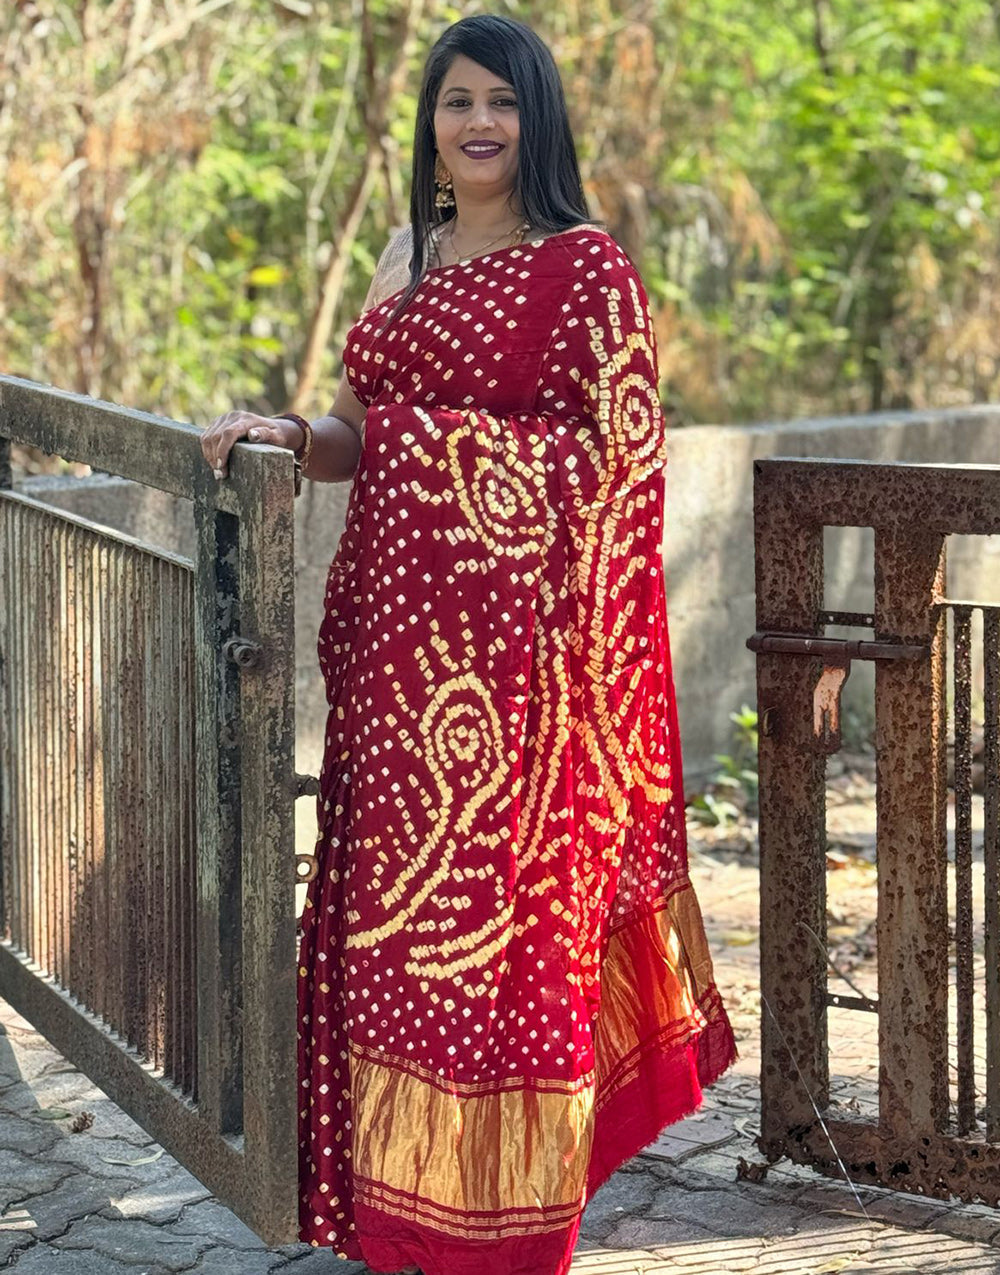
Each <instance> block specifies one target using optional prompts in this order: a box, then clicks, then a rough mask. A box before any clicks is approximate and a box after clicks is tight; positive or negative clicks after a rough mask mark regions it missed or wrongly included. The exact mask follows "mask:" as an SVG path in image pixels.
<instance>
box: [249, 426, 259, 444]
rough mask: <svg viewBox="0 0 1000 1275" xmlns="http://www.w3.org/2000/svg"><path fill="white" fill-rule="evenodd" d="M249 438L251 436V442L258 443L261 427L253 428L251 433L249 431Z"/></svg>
mask: <svg viewBox="0 0 1000 1275" xmlns="http://www.w3.org/2000/svg"><path fill="white" fill-rule="evenodd" d="M247 438H249V440H250V441H251V443H256V442H257V440H258V439H259V438H260V430H259V429H252V430H251V431H250V433H249V434H247Z"/></svg>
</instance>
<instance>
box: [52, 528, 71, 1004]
mask: <svg viewBox="0 0 1000 1275" xmlns="http://www.w3.org/2000/svg"><path fill="white" fill-rule="evenodd" d="M54 531H55V534H54V535H53V536H52V546H53V550H54V552H55V555H56V562H55V566H56V579H57V581H58V595H57V596H56V597H55V598H54V599H53V600H52V601H53V602H54V604H55V605H54V611H55V615H54V619H55V623H54V625H53V629H54V634H53V637H54V646H55V668H54V674H55V676H54V678H53V687H54V691H55V709H56V711H55V747H54V752H55V757H54V765H53V770H52V773H53V776H54V779H55V792H54V797H55V801H54V803H53V804H54V806H55V812H54V813H55V834H56V835H55V854H56V863H55V888H56V891H57V895H58V897H57V899H56V925H57V930H56V953H55V976H56V980H57V981H58V982H59V983H60V984H61V985H62V986H63V987H65V986H66V985H67V983H68V981H69V962H68V959H67V957H68V948H69V935H68V930H69V855H70V847H69V828H70V820H69V794H70V787H69V769H68V767H69V746H68V745H69V741H68V731H67V727H68V722H67V711H68V706H69V686H68V681H69V658H68V657H69V653H70V647H71V639H70V634H69V614H68V611H67V592H68V588H69V582H68V578H67V562H66V554H67V540H68V535H69V527H68V526H67V524H66V523H64V522H62V521H61V520H57V521H56V526H55V529H54Z"/></svg>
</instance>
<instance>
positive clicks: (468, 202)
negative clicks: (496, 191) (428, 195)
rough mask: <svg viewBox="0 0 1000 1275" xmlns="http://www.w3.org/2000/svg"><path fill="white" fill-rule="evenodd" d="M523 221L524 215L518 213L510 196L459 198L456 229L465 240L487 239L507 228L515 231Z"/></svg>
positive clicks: (467, 196) (455, 218) (463, 196)
mask: <svg viewBox="0 0 1000 1275" xmlns="http://www.w3.org/2000/svg"><path fill="white" fill-rule="evenodd" d="M523 220H524V215H523V213H520V212H519V211H518V208H517V205H515V204H513V203H512V200H511V198H510V196H509V195H504V196H503V197H502V198H500V199H497V198H495V197H494V198H491V199H482V200H477V199H475V198H473V197H470V196H469V195H462V196H459V197H458V198H457V206H456V209H455V217H454V223H455V225H454V229H455V232H456V233H457V234H459V235H461V237H462V238H463V239H469V240H476V239H480V238H482V239H487V238H489V236H490V235H491V234H493V235H495V234H498V233H499V232H500V231H501V230H503V229H505V227H507V226H509V227H510V228H511V229H512V230H513V228H514V227H515V226H517V225H519V224H520V223H521V222H522V221H523Z"/></svg>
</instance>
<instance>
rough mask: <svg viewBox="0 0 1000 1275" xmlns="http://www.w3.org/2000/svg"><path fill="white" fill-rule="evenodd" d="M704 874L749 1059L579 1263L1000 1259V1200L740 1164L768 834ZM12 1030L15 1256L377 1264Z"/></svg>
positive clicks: (710, 862)
mask: <svg viewBox="0 0 1000 1275" xmlns="http://www.w3.org/2000/svg"><path fill="white" fill-rule="evenodd" d="M862 787H863V785H862ZM866 810H867V812H868V813H867V816H866V815H865V811H866ZM866 817H870V803H869V804H868V805H866V803H865V794H864V793H863V792H861V793H860V794H859V795H856V796H855V797H852V796H851V795H850V793H849V792H848V795H847V796H846V797H845V799H844V802H843V808H842V809H841V810H839V811H837V812H832V818H831V823H832V827H833V829H834V832H835V833H836V835H837V836H839V837H840V839H841V846H842V849H841V850H840V851H839V852H835V853H834V855H833V857H832V859H831V863H832V864H834V865H835V870H833V871H831V873H830V914H831V935H832V938H833V940H834V942H835V943H836V944H838V945H839V947H838V949H837V950H838V956H837V959H838V960H842V961H843V962H844V964H845V965H850V966H851V968H852V971H853V972H852V978H854V979H855V980H856V981H859V982H860V983H861V984H862V985H865V980H866V979H871V977H872V968H871V954H870V951H869V946H870V944H869V938H868V932H869V926H870V922H871V918H872V913H873V905H874V898H873V894H874V888H873V886H874V873H873V872H872V869H871V864H870V859H871V855H870V848H871V839H870V836H869V835H868V833H867V832H866V831H865V828H864V819H865V818H866ZM838 828H839V831H838ZM838 853H839V855H840V858H839V859H838V857H837V854H838ZM841 860H842V861H841ZM692 875H693V877H694V879H695V884H696V886H697V888H698V890H699V894H700V897H701V899H702V904H703V908H704V911H705V915H706V923H707V926H708V930H709V935H710V938H711V941H712V944H713V948H714V951H715V953H716V969H717V973H718V977H719V983H720V985H721V987H722V988H723V989H724V992H725V995H726V997H727V1001H728V1003H729V1006H730V1009H731V1012H732V1015H733V1020H734V1024H735V1027H736V1031H737V1035H738V1037H739V1039H740V1048H741V1050H742V1058H741V1060H740V1062H739V1064H738V1065H737V1066H736V1068H734V1070H733V1071H732V1072H731V1073H730V1074H729V1075H728V1076H727V1077H725V1079H724V1080H723V1081H722V1082H721V1083H720V1084H718V1085H717V1086H716V1087H715V1088H714V1089H713V1090H712V1092H711V1094H710V1095H709V1098H708V1101H707V1102H706V1105H705V1107H704V1108H703V1110H702V1111H701V1112H700V1113H699V1114H698V1115H697V1116H694V1117H692V1118H690V1119H689V1120H686V1121H684V1122H682V1123H681V1124H680V1125H677V1126H674V1128H673V1129H671V1130H669V1131H668V1133H667V1134H666V1135H665V1136H664V1137H663V1138H662V1139H661V1141H660V1142H659V1143H658V1144H657V1145H656V1146H654V1147H653V1148H651V1149H650V1150H649V1151H648V1152H647V1153H645V1154H643V1155H641V1156H639V1157H638V1158H637V1159H636V1160H634V1161H633V1162H632V1163H631V1164H630V1165H628V1166H627V1167H626V1168H625V1169H624V1170H623V1171H622V1172H620V1173H618V1174H617V1175H616V1176H615V1177H614V1178H613V1179H612V1180H611V1182H609V1183H608V1185H607V1186H606V1187H605V1188H604V1189H603V1190H602V1191H601V1192H600V1193H599V1194H598V1195H597V1196H596V1197H595V1199H594V1200H593V1201H592V1203H591V1205H590V1208H589V1209H588V1210H587V1214H586V1218H585V1220H584V1226H583V1231H582V1236H581V1241H580V1246H579V1251H578V1254H577V1257H576V1260H575V1261H574V1264H573V1272H574V1275H653V1273H654V1272H655V1273H657V1275H660V1273H666V1272H676V1273H678V1275H731V1273H733V1275H735V1273H736V1272H743V1271H752V1272H755V1275H779V1273H780V1275H820V1273H821V1272H840V1275H867V1273H869V1272H872V1273H874V1272H879V1273H880V1275H881V1273H883V1272H895V1273H905V1272H920V1273H921V1275H925V1273H926V1275H937V1273H938V1272H941V1273H942V1275H944V1273H945V1272H947V1273H948V1275H973V1273H976V1275H978V1273H979V1272H984V1273H985V1272H998V1273H1000V1211H995V1210H992V1209H987V1208H981V1207H978V1206H974V1205H961V1204H957V1203H949V1202H946V1201H931V1200H924V1199H918V1198H916V1197H912V1196H906V1195H894V1194H892V1193H891V1192H887V1191H880V1190H873V1189H870V1188H863V1189H861V1191H860V1192H859V1196H860V1199H859V1198H856V1197H855V1196H854V1194H853V1193H852V1191H851V1190H850V1188H849V1187H848V1186H847V1185H846V1184H839V1183H836V1182H831V1181H829V1180H827V1179H824V1178H822V1177H820V1176H818V1175H817V1174H814V1173H813V1172H812V1171H810V1170H808V1169H803V1168H797V1167H795V1166H789V1165H787V1164H785V1163H779V1164H777V1165H774V1166H772V1167H771V1169H770V1170H769V1171H768V1173H767V1175H766V1178H765V1179H764V1180H763V1181H761V1182H752V1181H748V1180H746V1179H745V1178H740V1177H738V1176H737V1169H738V1165H739V1162H740V1160H741V1158H742V1159H743V1160H745V1161H747V1162H748V1163H750V1164H755V1163H757V1162H758V1161H759V1159H760V1157H759V1154H758V1153H757V1152H756V1150H755V1148H754V1145H753V1137H754V1134H755V1132H756V1130H757V1119H758V1107H757V1079H756V1077H757V1068H758V1056H757V1043H756V1042H757V1033H758V1015H759V990H758V985H757V961H758V949H757V944H756V937H755V933H756V907H757V870H756V864H755V862H754V859H753V854H752V848H750V847H741V845H740V842H739V840H737V841H736V842H733V843H727V842H726V841H719V840H718V838H712V837H710V836H704V837H700V838H698V839H696V841H695V844H694V847H693V852H692ZM871 1025H872V1016H871V1015H864V1014H846V1013H845V1014H844V1018H843V1021H842V1022H841V1023H839V1024H838V1026H837V1028H836V1030H832V1031H831V1038H833V1039H836V1041H837V1045H838V1048H837V1053H836V1056H835V1058H834V1069H835V1070H836V1071H837V1072H838V1077H839V1078H838V1081H837V1084H838V1085H839V1086H840V1088H839V1090H838V1097H839V1098H840V1100H841V1101H843V1102H848V1103H854V1104H855V1105H859V1106H864V1105H866V1104H868V1103H870V1102H871V1099H872V1096H873V1093H874V1074H875V1057H876V1055H875V1052H874V1043H873V1041H872V1039H871V1037H870V1035H869V1034H866V1033H869V1032H870V1028H871ZM0 1031H2V1035H0V1191H2V1194H3V1199H2V1202H0V1212H2V1216H0V1268H3V1269H14V1270H16V1271H17V1272H18V1275H168V1273H173V1272H176V1273H180V1272H191V1273H192V1275H270V1273H271V1272H279V1271H280V1272H285V1271H287V1272H288V1275H364V1272H365V1268H364V1267H361V1266H359V1265H358V1264H356V1263H348V1262H339V1261H337V1260H336V1259H335V1258H334V1257H332V1256H331V1254H329V1253H328V1252H321V1251H314V1250H312V1249H309V1248H306V1247H304V1246H293V1247H289V1248H282V1249H265V1248H264V1247H263V1246H262V1245H261V1244H260V1243H259V1242H258V1241H257V1239H256V1237H255V1236H254V1235H253V1234H252V1233H251V1232H250V1231H248V1230H247V1229H246V1227H244V1226H243V1225H242V1224H241V1223H240V1222H239V1221H237V1219H236V1218H235V1217H234V1216H233V1215H232V1214H231V1213H230V1212H229V1211H228V1210H227V1209H225V1208H223V1207H222V1206H221V1205H220V1204H218V1203H217V1202H216V1201H215V1200H214V1199H212V1197H211V1196H210V1195H209V1194H208V1192H207V1191H206V1190H205V1189H204V1188H203V1187H202V1186H201V1185H200V1183H198V1182H197V1181H196V1180H195V1179H194V1178H192V1177H191V1175H190V1174H188V1173H186V1172H185V1171H184V1170H183V1169H182V1168H181V1167H180V1166H179V1165H178V1164H177V1163H176V1162H175V1161H174V1160H172V1159H171V1157H170V1156H168V1155H166V1154H164V1153H163V1152H162V1150H161V1149H160V1148H158V1147H157V1146H156V1145H155V1144H154V1143H152V1142H151V1140H150V1139H149V1137H148V1136H147V1135H146V1134H145V1133H144V1132H143V1130H142V1129H140V1128H139V1127H138V1126H137V1125H136V1124H134V1123H133V1122H132V1121H131V1120H130V1119H129V1118H128V1117H127V1116H125V1115H124V1114H123V1112H121V1111H120V1110H119V1109H118V1108H117V1107H116V1106H115V1105H114V1104H113V1103H111V1102H110V1101H109V1100H108V1099H107V1098H106V1097H105V1096H104V1095H103V1094H102V1093H101V1092H100V1091H99V1090H97V1089H95V1088H94V1086H93V1085H91V1084H90V1083H89V1081H88V1080H87V1079H86V1078H85V1077H84V1076H81V1075H80V1073H79V1072H77V1071H76V1070H75V1069H74V1068H72V1067H71V1066H69V1064H68V1063H67V1062H66V1061H65V1059H63V1058H62V1057H60V1055H59V1054H57V1053H56V1052H55V1051H54V1050H53V1049H52V1048H51V1047H50V1046H49V1045H48V1044H47V1042H46V1041H45V1040H43V1039H42V1038H41V1037H40V1036H39V1035H38V1034H37V1033H36V1032H34V1031H33V1030H32V1028H31V1027H30V1026H29V1024H27V1023H26V1022H24V1020H23V1019H21V1018H19V1017H18V1016H17V1015H15V1014H14V1013H13V1011H12V1010H11V1009H10V1008H9V1006H6V1005H4V1004H3V1003H2V1002H0ZM53 1109H56V1110H53ZM59 1111H62V1112H64V1113H67V1114H64V1115H62V1116H60V1115H59ZM84 1113H89V1115H90V1116H92V1123H90V1124H89V1126H88V1127H85V1128H80V1131H79V1132H73V1131H72V1128H73V1122H74V1121H76V1124H77V1125H80V1126H82V1125H87V1119H86V1117H85V1116H84ZM46 1116H47V1117H48V1118H46ZM53 1117H55V1118H53Z"/></svg>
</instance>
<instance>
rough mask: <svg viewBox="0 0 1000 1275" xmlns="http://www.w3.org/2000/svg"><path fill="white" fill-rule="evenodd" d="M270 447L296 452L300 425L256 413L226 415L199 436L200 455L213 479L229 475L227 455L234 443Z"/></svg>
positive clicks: (301, 440) (303, 439) (300, 429)
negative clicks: (208, 465)
mask: <svg viewBox="0 0 1000 1275" xmlns="http://www.w3.org/2000/svg"><path fill="white" fill-rule="evenodd" d="M243 439H246V441H247V442H248V443H270V445H271V446H272V447H287V448H288V450H289V451H296V450H297V449H298V448H299V447H301V446H302V444H303V443H304V442H305V438H304V437H303V434H302V427H301V425H296V424H295V422H294V421H286V420H275V419H274V418H273V417H271V416H258V415H257V414H256V413H255V412H226V414H225V415H224V416H217V417H216V418H215V420H214V421H213V422H212V423H211V425H209V427H208V429H206V430H205V432H204V434H202V436H201V450H202V455H203V456H204V457H205V459H206V460H207V461H208V463H209V464H210V465H211V466H212V471H213V473H214V474H215V476H216V478H225V476H226V474H227V473H228V472H229V453H230V452H231V451H232V450H233V445H234V443H238V442H240V441H242V440H243Z"/></svg>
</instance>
